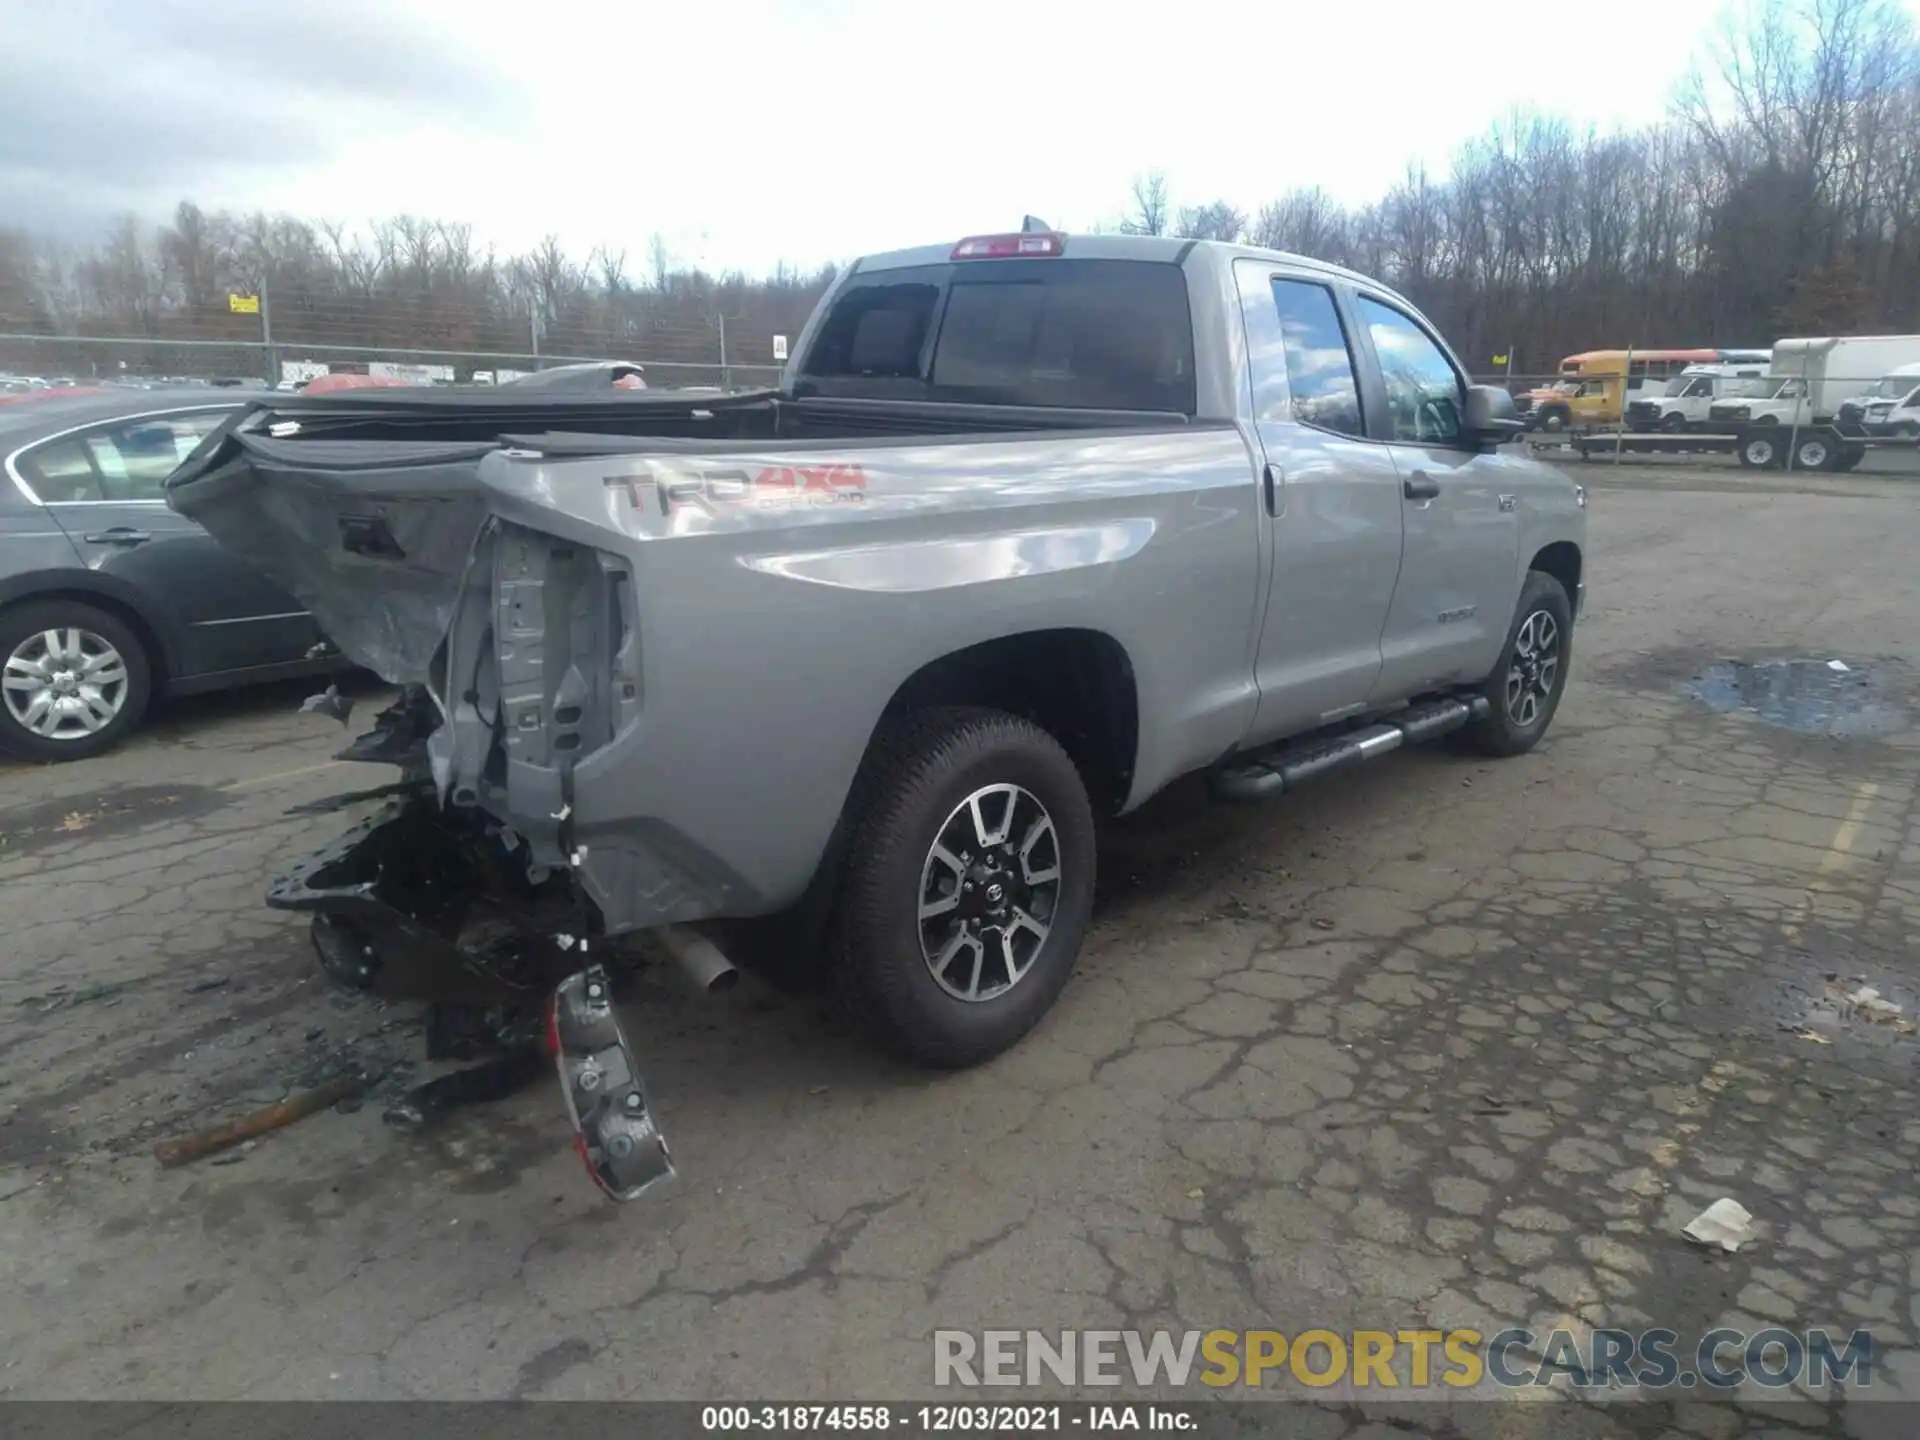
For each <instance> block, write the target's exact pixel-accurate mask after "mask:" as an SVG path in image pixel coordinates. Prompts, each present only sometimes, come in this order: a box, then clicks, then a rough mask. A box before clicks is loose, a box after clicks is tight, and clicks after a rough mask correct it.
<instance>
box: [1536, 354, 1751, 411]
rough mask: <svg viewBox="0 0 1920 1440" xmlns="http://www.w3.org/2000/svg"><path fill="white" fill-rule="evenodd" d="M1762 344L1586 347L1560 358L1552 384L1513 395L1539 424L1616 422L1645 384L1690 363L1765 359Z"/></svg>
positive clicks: (1656, 383)
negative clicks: (1692, 347) (1684, 347)
mask: <svg viewBox="0 0 1920 1440" xmlns="http://www.w3.org/2000/svg"><path fill="white" fill-rule="evenodd" d="M1768 358H1769V352H1768V351H1765V350H1706V349H1697V350H1587V351H1583V352H1582V353H1581V354H1578V355H1569V356H1567V357H1566V359H1564V360H1562V361H1561V362H1560V378H1559V379H1558V380H1557V381H1555V382H1554V383H1553V384H1551V385H1546V386H1542V387H1541V388H1540V389H1538V390H1529V391H1528V392H1527V393H1526V394H1524V395H1519V396H1516V397H1515V399H1514V403H1515V404H1516V405H1517V406H1518V407H1519V409H1520V413H1521V414H1522V415H1528V416H1531V417H1532V418H1533V421H1534V424H1535V426H1536V427H1537V428H1538V429H1541V430H1566V429H1569V428H1573V427H1584V426H1590V425H1617V424H1618V423H1619V422H1620V419H1621V417H1622V416H1623V415H1625V414H1626V409H1627V402H1628V401H1629V400H1632V399H1634V398H1636V397H1637V396H1638V395H1639V394H1640V392H1641V390H1642V388H1643V387H1646V386H1649V385H1650V386H1652V387H1653V389H1654V391H1655V392H1656V393H1657V392H1658V391H1659V389H1660V387H1661V386H1663V385H1665V384H1666V382H1667V377H1668V376H1670V375H1678V374H1679V373H1680V372H1681V371H1682V370H1685V369H1686V368H1687V366H1689V365H1711V364H1714V363H1724V364H1738V363H1742V362H1746V361H1749V360H1752V361H1757V362H1759V363H1765V362H1766V361H1767V360H1768Z"/></svg>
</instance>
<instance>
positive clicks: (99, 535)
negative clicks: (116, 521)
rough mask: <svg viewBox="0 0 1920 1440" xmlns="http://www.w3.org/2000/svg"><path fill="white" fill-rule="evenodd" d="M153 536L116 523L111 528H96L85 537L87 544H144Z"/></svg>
mask: <svg viewBox="0 0 1920 1440" xmlns="http://www.w3.org/2000/svg"><path fill="white" fill-rule="evenodd" d="M151 539H153V536H151V535H149V534H148V533H147V532H146V531H144V530H133V529H130V528H128V527H127V526H125V525H116V526H114V527H113V528H112V529H111V530H96V531H94V532H93V534H91V535H89V536H87V537H86V541H87V543H88V544H89V545H144V544H146V543H147V542H148V541H149V540H151Z"/></svg>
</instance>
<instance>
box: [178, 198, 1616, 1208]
mask: <svg viewBox="0 0 1920 1440" xmlns="http://www.w3.org/2000/svg"><path fill="white" fill-rule="evenodd" d="M1519 428H1520V427H1519V425H1518V423H1517V421H1515V420H1514V418H1513V415H1512V409H1511V403H1510V401H1508V400H1507V397H1506V396H1505V394H1504V392H1500V391H1492V390H1487V389H1484V388H1482V387H1476V386H1471V385H1469V384H1468V383H1467V382H1466V379H1465V375H1464V371H1463V370H1462V369H1461V367H1460V365H1459V363H1458V361H1457V360H1456V359H1455V358H1454V357H1453V355H1452V353H1451V352H1450V351H1449V350H1448V349H1447V348H1446V347H1445V345H1444V344H1443V343H1442V342H1441V341H1440V339H1439V338H1438V336H1437V335H1436V333H1435V332H1434V330H1433V329H1432V327H1431V326H1430V325H1429V324H1428V323H1427V322H1426V321H1425V320H1424V318H1422V317H1421V316H1420V315H1419V314H1418V312H1416V311H1415V310H1413V309H1412V307H1410V306H1409V305H1407V303H1406V302H1405V301H1404V300H1403V299H1401V298H1400V297H1398V296H1396V295H1394V294H1392V293H1391V292H1390V291H1387V290H1385V289H1384V288H1382V287H1380V286H1377V285H1375V284H1373V283H1372V282H1370V281H1368V280H1366V279H1364V278H1363V277H1361V276H1358V275H1354V274H1352V273H1350V272H1347V271H1344V270H1339V269H1336V268H1333V267H1330V266H1326V265H1322V264H1320V263H1318V262H1315V261H1311V260H1306V259H1302V258H1299V257H1295V256H1287V255H1279V254H1275V253H1272V252H1265V251H1259V250H1252V249H1247V248H1244V247H1235V246H1227V245H1219V244H1212V243H1193V242H1186V241H1177V240H1165V239H1157V238H1151V237H1120V236H1071V237H1070V236H1065V235H1060V234H1057V233H1054V232H1051V231H1046V230H1044V229H1034V228H1031V227H1030V228H1029V229H1027V230H1025V231H1022V232H1020V233H1018V234H1011V235H993V236H977V237H972V238H970V239H967V240H963V241H961V242H960V243H959V244H958V245H940V246H933V247H926V248H922V249H918V250H909V251H900V252H896V253H893V254H889V255H883V256H877V257H869V258H868V259H866V260H863V261H861V262H860V263H858V264H856V265H855V266H853V267H852V268H851V269H850V270H848V271H847V272H846V273H845V274H844V275H843V276H842V277H841V279H840V280H839V281H838V282H837V283H836V285H835V286H834V288H833V289H832V290H831V291H830V292H829V293H828V295H827V296H826V297H825V298H824V299H823V300H822V301H821V304H820V306H819V307H818V309H817V310H816V312H815V314H814V316H813V318H812V319H811V320H810V321H809V322H808V325H807V327H806V329H805V331H804V332H803V333H802V335H801V337H800V340H799V343H798V345H797V346H796V348H795V353H794V358H793V360H792V361H791V362H790V364H789V367H788V371H787V374H786V376H785V377H784V379H783V382H782V384H781V386H780V387H779V388H778V389H777V390H770V391H765V392H759V393H753V394H743V395H730V396H705V395H702V396H686V395H676V394H674V393H673V392H661V391H653V392H643V391H636V392H631V393H619V392H613V393H605V392H592V391H575V390H568V389H564V388H561V389H554V390H550V391H540V390H533V391H529V392H527V393H525V394H515V393H510V392H509V391H506V390H498V391H492V392H477V393H471V394H468V393H458V392H448V391H431V392H430V391H401V390H395V391H386V392H375V391H360V392H353V393H349V394H341V395H333V396H326V397H314V398H304V397H274V398H273V399H272V400H269V401H266V402H263V403H261V404H259V405H257V406H255V407H254V408H253V409H252V410H251V411H249V412H248V413H247V414H245V415H244V416H242V417H241V418H239V419H237V420H236V421H235V422H233V423H232V424H230V425H229V426H227V427H226V428H225V429H224V430H223V431H222V432H220V433H219V434H217V435H215V436H213V437H210V438H209V439H208V440H207V441H206V442H205V443H203V444H202V445H201V447H200V448H199V450H198V451H196V452H195V454H194V455H193V456H192V457H191V458H190V459H189V461H188V463H187V464H186V465H185V466H184V467H183V469H182V470H181V472H180V473H179V474H177V475H176V476H175V477H174V479H173V481H172V482H171V484H170V487H169V493H170V501H171V503H172V505H173V506H174V508H176V509H177V510H179V511H180V512H181V513H183V514H186V515H189V516H191V517H193V518H194V519H196V520H198V521H199V522H200V523H201V524H203V525H204V526H205V527H206V528H207V529H208V530H209V531H211V532H212V533H213V534H214V535H215V536H216V537H218V538H219V539H220V540H221V541H222V542H223V543H224V544H226V545H227V546H229V547H230V548H232V549H233V550H234V551H236V552H237V553H238V554H239V555H241V556H242V557H244V558H245V559H247V560H249V561H250V562H252V563H254V564H256V565H258V566H259V567H260V568H261V569H263V570H264V571H266V572H267V573H270V574H272V575H273V576H274V577H275V578H276V580H277V581H278V582H279V583H281V584H283V585H284V586H286V588H287V589H289V590H290V591H291V592H292V593H294V594H295V595H296V596H298V597H299V599H300V601H301V602H302V603H303V604H305V605H307V606H309V607H310V608H311V610H312V612H313V614H314V616H315V617H316V618H317V620H318V621H319V622H320V624H321V625H322V626H323V627H324V629H325V630H326V632H327V633H328V634H329V635H330V636H331V637H333V639H334V640H335V641H336V643H338V645H339V646H340V647H341V649H342V650H344V651H345V653H346V654H347V655H348V656H349V657H350V658H352V659H353V660H355V661H356V662H358V663H360V664H362V665H365V666H367V667H368V668H370V669H372V670H374V671H377V672H378V673H379V674H381V675H382V676H384V677H385V678H386V679H388V680H390V681H392V682H394V683H396V684H398V685H400V686H401V687H403V688H402V693H401V697H400V699H399V700H398V701H397V702H396V703H395V704H394V705H393V706H392V707H391V708H390V709H388V710H387V711H386V712H385V713H384V714H383V715H382V716H381V717H380V718H379V720H378V722H377V723H376V725H375V727H374V729H373V730H372V731H371V732H370V733H369V734H367V735H364V736H362V737H360V738H359V739H358V740H356V741H354V742H353V743H352V744H351V745H350V746H349V747H348V749H347V750H346V751H344V752H343V754H345V755H347V756H348V757H350V758H356V759H362V760H368V761H382V762H386V763H390V764H393V765H397V766H398V767H400V771H401V778H400V779H399V781H398V782H397V783H396V784H394V785H392V786H388V787H384V788H385V791H386V793H385V795H384V802H385V803H384V807H383V808H382V809H381V810H380V811H379V812H377V813H376V814H374V815H373V816H372V817H370V818H369V819H367V820H365V821H363V822H362V823H361V824H359V825H357V826H355V827H354V828H353V829H352V830H351V831H350V832H349V833H348V834H347V835H345V836H343V837H342V838H341V839H340V840H338V841H337V842H335V843H334V844H332V845H331V846H329V847H327V848H326V849H325V850H323V851H322V852H320V853H319V854H317V855H315V856H314V857H313V858H312V859H310V860H308V861H307V862H305V863H303V864H301V865H300V866H298V867H296V868H295V869H294V870H293V871H292V872H291V873H289V874H287V875H285V876H282V877H280V878H279V879H278V880H276V881H275V882H274V883H273V885H272V887H271V889H270V891H269V902H270V903H271V904H274V905H276V906H280V907H283V908H288V909H294V910H302V911H307V912H311V914H312V915H313V926H314V939H315V944H316V948H317V950H318V952H319V954H320V957H321V960H322V963H323V965H324V966H325V968H326V969H327V971H328V973H329V974H330V975H332V976H334V977H335V978H336V979H339V980H341V981H342V982H344V983H347V984H352V985H360V986H366V987H374V988H382V989H384V990H386V991H388V992H390V993H396V994H419V995H422V996H425V997H427V998H436V999H442V1000H452V1001H457V1002H458V1003H459V1004H461V1005H462V1006H465V1007H467V1009H466V1012H465V1013H470V1014H479V1015H484V1016H486V1017H488V1020H487V1028H488V1030H489V1032H490V1033H491V1034H493V1035H494V1036H495V1037H498V1036H501V1035H507V1036H512V1037H517V1040H518V1041H519V1043H521V1044H522V1045H523V1046H526V1047H534V1048H537V1049H541V1050H544V1051H545V1052H547V1053H548V1054H549V1055H550V1056H551V1058H552V1059H553V1060H554V1061H555V1062H556V1063H557V1064H558V1065H559V1068H560V1073H561V1077H562V1082H563V1091H564V1094H565V1098H566V1101H567V1105H568V1109H569V1112H570V1114H571V1116H572V1118H573V1120H574V1123H575V1125H576V1127H577V1128H578V1131H579V1136H580V1148H581V1151H582V1153H583V1155H584V1156H585V1158H586V1160H587V1162H588V1165H589V1168H590V1169H591V1170H592V1172H593V1174H594V1176H595V1178H596V1179H597V1180H598V1181H599V1183H600V1184H601V1185H602V1186H603V1187H604V1188H606V1189H607V1190H608V1191H610V1192H611V1193H614V1194H616V1195H621V1196H627V1195H631V1194H636V1193H638V1192H639V1191H640V1190H641V1189H643V1188H645V1187H646V1186H647V1185H648V1184H650V1183H652V1182H653V1181H654V1180H656V1179H658V1178H660V1177H661V1176H663V1175H665V1174H667V1173H669V1170H670V1167H669V1163H668V1160H667V1156H666V1149H665V1146H664V1144H663V1143H662V1142H661V1139H660V1135H659V1131H658V1129H657V1127H656V1125H655V1124H654V1119H653V1116H652V1114H651V1112H650V1108H649V1106H648V1102H647V1099H646V1095H645V1092H644V1089H643V1088H642V1086H641V1082H640V1076H639V1070H638V1066H637V1064H636V1062H635V1057H634V1056H633V1054H632V1051H631V1049H630V1047H629V1046H628V1045H627V1043H626V1041H625V1040H624V1038H623V1037H622V1036H621V1034H620V1030H619V1027H618V1025H617V1024H616V1023H615V1021H614V1017H613V1010H612V1007H611V1003H610V1000H611V991H610V984H611V977H610V975H609V974H608V972H607V970H606V968H605V967H604V963H603V962H604V957H605V956H606V955H607V953H608V947H607V945H606V943H605V942H606V941H607V940H608V939H610V938H611V937H616V936H622V935H630V934H634V933H636V932H645V931H653V932H659V933H660V934H662V935H663V936H664V937H665V938H666V940H667V942H668V944H669V948H670V949H671V950H672V951H673V952H674V953H675V954H676V955H678V956H679V957H680V958H681V959H682V960H683V961H684V963H686V964H687V965H688V966H689V967H690V968H693V969H695V970H696V971H699V972H700V973H701V974H702V975H703V976H704V977H706V978H711V977H713V976H714V975H716V974H719V973H723V972H724V971H725V969H726V967H727V962H726V961H725V959H724V958H721V956H720V955H719V954H718V953H717V952H716V951H715V949H714V947H713V945H712V943H711V940H710V939H709V938H705V937H700V938H696V935H695V933H694V932H691V931H689V930H688V929H687V928H686V927H688V926H690V925H694V924H696V923H700V922H716V921H726V922H736V927H735V929H733V930H732V931H730V932H728V933H730V934H733V935H736V936H737V935H742V934H745V933H746V931H745V930H744V929H743V928H741V924H742V923H743V922H746V923H751V924H764V925H767V926H771V927H773V928H772V929H771V931H769V932H762V941H763V943H760V944H759V945H758V947H757V948H758V949H760V950H761V952H762V953H763V955H764V954H765V953H769V952H771V953H775V954H777V956H778V959H779V962H780V963H781V965H782V967H783V968H785V969H787V970H788V971H789V972H792V973H799V974H802V975H804V976H806V977H808V978H812V979H816V980H818V982H819V983H820V984H821V985H823V986H824V988H825V989H826V990H827V991H828V992H829V994H830V995H831V996H832V997H833V998H834V999H835V1000H836V1001H837V1002H838V1004H839V1006H840V1008H842V1009H843V1010H844V1011H845V1012H846V1013H847V1014H848V1015H849V1016H851V1017H852V1018H853V1019H854V1020H855V1021H856V1022H857V1023H858V1024H859V1025H860V1026H861V1028H863V1029H864V1030H865V1031H866V1032H867V1033H868V1034H870V1035H872V1036H873V1037H874V1038H875V1039H877V1040H878V1041H880V1042H881V1043H882V1044H884V1045H886V1046H888V1047H889V1048H891V1049H892V1050H894V1051H895V1052H897V1053H899V1054H901V1055H903V1056H905V1057H906V1058H908V1059H910V1060H912V1061H915V1062H917V1063H921V1064H925V1065H930V1066H941V1067H954V1066H964V1065H970V1064H975V1063H978V1062H981V1061H983V1060H986V1059H988V1058H989V1057H991V1056H993V1055H995V1054H997V1053H999V1052H1000V1051H1002V1050H1004V1049H1005V1048H1006V1047H1008V1046H1010V1045H1012V1044H1013V1043H1015V1042H1016V1041H1017V1040H1018V1039H1019V1038H1020V1037H1021V1036H1023V1035H1024V1034H1026V1033H1027V1032H1028V1031H1029V1030H1030V1029H1031V1028H1032V1027H1033V1026H1034V1025H1035V1024H1037V1023H1038V1022H1039V1020H1040V1019H1041V1017H1042V1016H1043V1015H1044V1014H1045V1013H1046V1012H1047V1010H1048V1009H1049V1008H1050V1007H1051V1006H1052V1004H1053V1003H1054V1000H1055V999H1056V997H1057V996H1058V995H1059V993H1060V991H1061V989H1062V987H1063V986H1064V985H1065V984H1066V982H1067V979H1068V976H1069V974H1070V972H1071V970H1072V968H1073V965H1074V962H1075V959H1076V957H1077V955H1078V952H1079V950H1080V946H1081V941H1082V937H1083V935H1084V933H1085V930H1086V926H1087V922H1088V915H1089V910H1090V907H1091V902H1092V895H1093V879H1094V862H1095V844H1094V825H1095V821H1096V818H1097V817H1100V816H1104V815H1112V814H1117V813H1121V812H1124V811H1127V810H1130V809H1132V808H1134V807H1136V806H1138V805H1140V804H1141V803H1143V802H1144V801H1145V800H1146V799H1148V798H1149V797H1150V796H1152V795H1153V794H1154V793H1156V792H1157V791H1159V790H1160V789H1162V788H1163V787H1164V786H1166V785H1167V784H1168V783H1169V782H1171V781H1172V780H1174V779H1176V778H1177V777H1179V776H1182V775H1185V774H1189V773H1192V772H1196V771H1204V772H1206V774H1207V777H1208V782H1209V784H1210V785H1211V786H1212V788H1213V790H1214V792H1215V793H1216V794H1217V795H1218V796H1220V797H1221V798H1223V799H1231V800H1247V799H1255V798H1265V797H1268V796H1273V795H1277V794H1282V793H1285V792H1287V791H1290V790H1292V789H1293V788H1295V787H1296V786H1297V785H1299V784H1301V783H1304V782H1305V781H1306V780H1307V779H1309V778H1310V777H1313V776H1316V775H1319V774H1322V773H1324V772H1327V771H1331V770H1335V769H1339V768H1342V767H1344V766H1348V765H1356V764H1359V763H1362V762H1364V761H1366V760H1369V759H1372V758H1375V757H1377V756H1380V755H1383V754H1386V753H1388V752H1390V751H1392V750H1393V749H1395V748H1397V747H1399V746H1400V745H1403V744H1408V743H1412V742H1415V741H1420V740H1425V739H1429V738H1433V737H1436V736H1439V735H1442V734H1446V733H1449V732H1455V731H1458V732H1461V733H1462V735H1463V736H1465V737H1466V738H1468V739H1470V740H1471V741H1472V742H1473V743H1474V744H1475V745H1477V746H1478V747H1479V748H1480V749H1481V750H1482V751H1484V752H1487V753H1491V754H1497V755H1513V754H1519V753H1522V752H1524V751H1526V750H1528V749H1530V748H1531V747H1532V746H1533V745H1534V744H1535V743H1536V742H1537V741H1538V740H1539V739H1540V737H1541V736H1542V735H1543V734H1544V733H1545V731H1546V729H1547V726H1548V725H1549V723H1550V722H1551V719H1552V717H1553V714H1554V711H1555V709H1556V708H1557V706H1558V704H1559V701H1560V697H1561V694H1562V691H1563V689H1564V687H1565V684H1566V678H1567V673H1568V665H1569V661H1570V657H1571V648H1570V647H1571V642H1572V637H1573V628H1574V622H1575V618H1576V616H1577V614H1578V613H1579V610H1580V601H1581V597H1582V595H1583V593H1584V588H1585V586H1584V578H1583V574H1582V567H1583V559H1584V546H1585V523H1584V522H1585V512H1584V505H1585V495H1584V493H1583V492H1581V491H1580V489H1579V487H1577V486H1575V485H1573V484H1572V483H1571V482H1570V481H1568V480H1567V479H1566V478H1565V477H1564V476H1562V475H1560V474H1559V473H1558V472H1557V471H1555V470H1552V469H1551V468H1548V467H1546V466H1543V465H1540V464H1538V463H1537V462H1535V461H1532V460H1531V459H1527V458H1524V457H1522V456H1519V455H1516V454H1513V453H1511V452H1503V451H1502V450H1501V449H1500V445H1501V442H1502V441H1504V440H1506V439H1508V438H1510V437H1511V436H1512V435H1513V434H1514V433H1515V432H1517V430H1518V429H1519ZM765 933H772V934H774V935H776V936H777V937H778V938H777V940H776V941H775V942H774V943H773V944H772V945H768V944H766V943H764V934H765ZM708 934H709V935H710V934H711V931H709V932H708ZM720 939H721V941H722V943H723V944H731V943H732V942H731V941H730V940H729V939H728V936H727V934H722V935H721V936H720ZM542 1063H543V1064H544V1063H545V1061H544V1060H543V1061H542Z"/></svg>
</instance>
